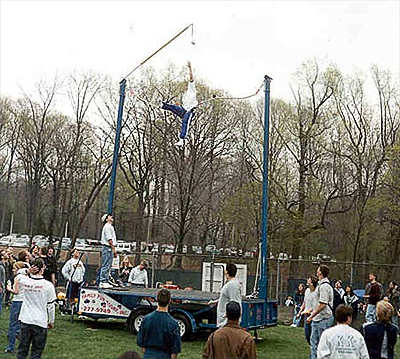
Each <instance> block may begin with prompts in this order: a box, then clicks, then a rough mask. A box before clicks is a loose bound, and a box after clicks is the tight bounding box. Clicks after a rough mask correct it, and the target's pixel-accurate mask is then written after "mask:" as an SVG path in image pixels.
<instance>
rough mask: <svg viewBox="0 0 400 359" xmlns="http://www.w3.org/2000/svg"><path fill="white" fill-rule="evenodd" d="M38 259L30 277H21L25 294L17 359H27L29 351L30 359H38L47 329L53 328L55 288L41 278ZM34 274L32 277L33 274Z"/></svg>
mask: <svg viewBox="0 0 400 359" xmlns="http://www.w3.org/2000/svg"><path fill="white" fill-rule="evenodd" d="M45 268H46V267H45V265H44V262H43V260H42V259H41V258H36V259H35V260H34V261H33V262H32V267H31V268H30V269H29V271H30V273H31V275H30V277H24V276H23V277H21V278H20V281H19V285H20V287H21V288H22V289H23V292H24V300H23V302H22V307H21V312H20V314H19V320H20V321H21V332H20V338H21V339H20V340H21V341H20V344H19V347H18V354H17V359H26V358H27V356H28V353H29V348H31V356H30V358H31V359H40V358H41V355H42V352H43V350H44V347H45V346H46V339H47V329H52V328H54V317H55V308H54V303H55V301H56V299H57V297H56V291H55V289H54V285H53V284H52V283H50V282H49V281H47V280H46V279H44V278H43V272H44V270H45ZM33 273H35V274H33Z"/></svg>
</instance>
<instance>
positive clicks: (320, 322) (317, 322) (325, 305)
mask: <svg viewBox="0 0 400 359" xmlns="http://www.w3.org/2000/svg"><path fill="white" fill-rule="evenodd" d="M328 274H329V268H328V266H326V265H324V264H321V265H320V266H319V267H318V269H317V277H318V279H319V282H318V287H317V289H316V291H317V296H318V306H317V307H316V308H314V310H313V311H312V313H311V315H310V316H309V317H308V318H307V323H311V338H310V343H311V355H310V359H316V358H317V348H318V343H319V340H320V338H321V335H322V333H323V331H324V330H325V329H328V328H329V327H331V326H332V324H333V312H332V308H333V288H332V286H331V284H330V281H329V278H328Z"/></svg>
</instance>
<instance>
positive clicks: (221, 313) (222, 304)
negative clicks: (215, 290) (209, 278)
mask: <svg viewBox="0 0 400 359" xmlns="http://www.w3.org/2000/svg"><path fill="white" fill-rule="evenodd" d="M236 273H237V267H236V265H234V264H233V263H228V264H227V265H226V269H225V277H226V283H225V284H224V286H223V287H222V289H221V292H220V294H219V299H218V300H217V301H210V302H209V304H213V303H216V302H218V306H217V327H218V328H220V327H223V326H224V325H225V324H226V323H228V319H227V318H226V305H227V304H228V303H229V302H232V301H233V302H237V303H239V305H240V308H242V291H241V288H240V283H239V281H238V280H237V279H236ZM241 312H242V311H241ZM239 324H240V319H239Z"/></svg>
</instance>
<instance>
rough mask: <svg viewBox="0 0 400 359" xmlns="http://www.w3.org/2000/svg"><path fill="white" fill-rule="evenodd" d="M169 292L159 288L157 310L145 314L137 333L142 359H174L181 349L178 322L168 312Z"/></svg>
mask: <svg viewBox="0 0 400 359" xmlns="http://www.w3.org/2000/svg"><path fill="white" fill-rule="evenodd" d="M170 301H171V293H170V292H169V290H168V289H161V290H160V291H159V292H158V294H157V304H158V306H157V310H155V311H154V312H152V313H150V314H148V315H146V316H145V317H144V319H143V321H142V324H141V326H140V329H139V333H138V335H137V345H138V346H139V347H141V348H143V352H144V356H143V359H176V358H177V357H178V353H180V351H181V335H180V330H179V326H178V322H177V321H176V320H175V319H174V318H173V317H172V316H171V315H170V314H169V313H168V306H169V303H170Z"/></svg>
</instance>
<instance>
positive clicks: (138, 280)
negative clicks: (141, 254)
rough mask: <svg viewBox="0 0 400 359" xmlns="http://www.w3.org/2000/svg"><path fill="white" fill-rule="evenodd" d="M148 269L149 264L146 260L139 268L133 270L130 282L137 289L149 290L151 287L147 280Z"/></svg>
mask: <svg viewBox="0 0 400 359" xmlns="http://www.w3.org/2000/svg"><path fill="white" fill-rule="evenodd" d="M146 268H147V262H146V261H144V260H143V261H142V262H141V263H140V264H139V265H138V266H136V267H134V268H132V270H131V273H130V274H129V279H128V282H129V283H130V284H133V285H134V286H135V287H143V288H147V287H148V286H149V279H148V278H147V270H146Z"/></svg>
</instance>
